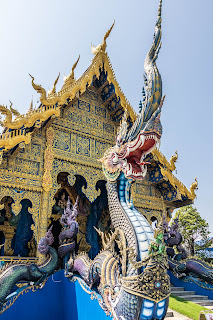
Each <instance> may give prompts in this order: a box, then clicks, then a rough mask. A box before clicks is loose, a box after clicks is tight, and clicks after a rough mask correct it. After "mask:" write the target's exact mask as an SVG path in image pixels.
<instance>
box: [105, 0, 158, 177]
mask: <svg viewBox="0 0 213 320" xmlns="http://www.w3.org/2000/svg"><path fill="white" fill-rule="evenodd" d="M161 9H162V0H160V4H159V11H158V19H157V22H156V25H155V33H154V38H153V43H152V46H151V48H150V50H149V52H148V54H147V56H146V59H145V62H144V71H145V72H144V88H143V90H142V95H143V102H140V112H139V114H138V116H137V118H136V120H135V122H134V124H133V125H132V127H131V128H130V129H129V128H128V123H127V113H126V112H125V113H124V116H123V119H122V121H121V125H120V128H119V130H118V134H117V137H116V145H115V146H114V147H112V148H110V149H108V150H107V151H106V152H105V154H104V156H103V158H102V159H100V161H101V162H102V165H103V171H104V173H105V176H106V178H107V179H108V180H109V181H115V180H116V179H117V178H118V176H119V174H120V172H121V171H123V172H124V174H125V177H126V178H131V179H134V180H135V179H143V178H144V177H145V175H146V171H147V167H146V164H147V163H146V161H144V159H145V157H146V156H147V155H148V154H149V153H150V152H151V151H152V150H153V148H155V146H156V144H157V143H158V142H159V140H160V138H161V134H162V126H161V122H160V114H161V108H162V105H163V101H164V97H163V98H162V81H161V75H160V73H159V71H158V68H157V65H156V59H157V57H158V53H159V51H160V48H161Z"/></svg>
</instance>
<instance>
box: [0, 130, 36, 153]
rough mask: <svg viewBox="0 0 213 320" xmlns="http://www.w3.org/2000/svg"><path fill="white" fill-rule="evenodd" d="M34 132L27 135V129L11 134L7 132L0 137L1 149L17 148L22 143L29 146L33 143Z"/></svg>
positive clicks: (11, 132)
mask: <svg viewBox="0 0 213 320" xmlns="http://www.w3.org/2000/svg"><path fill="white" fill-rule="evenodd" d="M31 135H32V132H28V133H26V130H25V129H18V130H14V131H10V132H6V133H3V134H1V135H0V148H4V150H9V149H12V148H13V147H15V146H16V145H17V144H19V143H20V142H24V143H25V144H29V143H30V141H31Z"/></svg>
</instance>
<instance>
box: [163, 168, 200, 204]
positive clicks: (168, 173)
mask: <svg viewBox="0 0 213 320" xmlns="http://www.w3.org/2000/svg"><path fill="white" fill-rule="evenodd" d="M160 170H161V173H162V175H163V176H164V177H166V178H167V179H168V180H169V182H170V183H171V185H172V186H173V187H174V188H175V189H179V191H180V192H181V194H182V195H184V196H187V197H188V198H189V199H190V200H194V199H195V197H196V194H195V192H194V190H196V189H197V184H196V182H195V185H193V184H192V188H191V189H190V191H191V192H190V191H189V190H188V189H187V188H186V187H185V186H184V184H183V183H182V182H180V180H178V179H177V178H176V177H175V176H174V175H173V174H172V173H171V171H169V170H167V169H165V168H162V167H161V166H160Z"/></svg>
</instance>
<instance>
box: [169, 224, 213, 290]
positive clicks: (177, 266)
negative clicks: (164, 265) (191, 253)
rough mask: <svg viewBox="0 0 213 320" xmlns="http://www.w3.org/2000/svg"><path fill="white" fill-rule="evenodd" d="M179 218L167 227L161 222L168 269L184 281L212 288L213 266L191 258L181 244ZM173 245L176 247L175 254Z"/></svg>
mask: <svg viewBox="0 0 213 320" xmlns="http://www.w3.org/2000/svg"><path fill="white" fill-rule="evenodd" d="M178 222H179V218H176V219H174V222H173V224H172V225H171V227H169V225H168V223H167V222H166V221H165V219H164V222H163V226H164V241H165V244H166V246H167V249H166V252H167V255H168V264H169V270H171V271H172V272H173V274H174V275H175V276H176V277H177V278H181V280H183V281H184V280H185V281H189V280H190V281H193V282H196V283H197V284H198V285H199V286H200V287H203V288H208V289H210V290H213V268H212V266H210V265H208V264H207V263H205V262H203V261H202V260H200V259H199V258H196V257H195V258H191V257H188V256H187V253H186V251H185V249H184V247H183V246H182V240H183V238H182V235H181V233H180V231H179V223H178ZM173 247H176V251H178V253H177V254H175V250H174V249H173Z"/></svg>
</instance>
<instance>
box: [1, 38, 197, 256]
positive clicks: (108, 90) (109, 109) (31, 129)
mask: <svg viewBox="0 0 213 320" xmlns="http://www.w3.org/2000/svg"><path fill="white" fill-rule="evenodd" d="M93 53H94V58H93V60H92V63H91V64H90V65H89V66H88V69H87V70H86V71H85V72H84V74H83V75H82V76H81V77H80V78H79V79H75V77H74V69H75V68H76V67H77V63H78V60H79V59H78V60H77V61H76V62H75V63H74V65H73V67H72V71H71V73H70V74H69V75H68V76H67V78H66V79H65V81H64V84H63V86H62V88H60V89H59V91H58V92H56V85H57V80H58V78H57V79H56V81H55V83H54V86H53V89H52V90H51V91H50V92H49V93H46V91H45V89H44V88H42V87H41V86H40V85H37V84H36V83H35V82H34V77H32V85H33V88H34V89H35V90H36V91H37V92H38V93H40V95H41V96H40V101H41V105H40V107H39V108H38V109H35V110H34V109H32V107H30V108H29V110H28V111H27V110H26V114H24V115H20V114H19V113H18V111H16V110H15V109H13V107H12V105H11V106H10V107H9V108H7V107H5V106H1V107H0V111H1V112H2V113H3V114H4V115H6V117H5V120H4V121H3V125H4V131H3V133H2V135H1V138H0V147H1V151H0V152H1V166H0V201H1V216H0V219H1V220H0V221H1V222H0V223H1V225H0V230H1V233H0V234H1V238H0V239H1V243H2V244H3V243H4V246H3V247H2V249H1V256H2V257H1V258H2V259H3V261H4V260H5V261H11V260H14V259H15V257H21V259H23V260H26V259H30V260H31V261H32V260H33V261H37V259H38V257H39V254H38V251H37V244H38V241H39V239H40V238H42V237H43V236H44V235H45V234H46V232H47V228H48V226H49V224H50V223H51V221H54V222H55V221H59V220H60V217H61V213H63V209H64V208H65V207H66V203H67V199H68V196H69V198H70V200H71V202H72V204H74V203H75V201H76V197H77V195H78V194H79V196H80V201H81V202H82V206H85V208H86V209H85V214H83V215H79V216H78V218H77V219H78V223H79V227H80V234H79V236H78V237H79V240H78V242H79V245H80V250H82V251H86V252H89V251H90V248H91V243H89V240H87V239H86V238H87V237H86V234H87V220H88V218H89V217H90V214H93V212H92V211H91V210H92V209H91V208H92V205H93V203H94V201H95V200H97V199H98V198H99V197H100V196H101V194H102V192H103V194H104V192H105V191H104V190H105V184H104V181H103V180H106V178H105V176H104V174H103V171H102V164H101V162H100V161H99V160H100V159H101V158H102V157H103V154H104V152H105V151H106V150H107V149H108V148H110V147H112V146H113V145H114V141H115V136H116V132H117V131H118V128H119V124H120V122H121V119H122V117H123V115H124V112H125V111H126V112H127V114H128V118H127V123H128V126H131V125H132V123H134V121H135V120H136V113H135V111H134V109H133V108H132V106H131V105H130V103H129V102H128V100H127V99H126V97H125V95H124V93H123V92H122V90H121V88H120V86H119V84H118V82H117V80H116V76H115V74H114V71H113V67H112V65H111V63H110V59H109V57H108V54H107V52H106V48H105V47H104V46H103V44H102V45H100V47H99V48H98V49H96V50H93ZM38 81H39V79H38ZM176 160H177V153H176V154H175V155H173V156H172V157H171V159H170V161H168V160H167V159H166V158H165V156H164V155H163V154H162V153H161V152H160V151H159V149H157V148H155V149H154V150H153V151H152V152H151V153H150V154H149V155H148V156H147V158H146V161H147V162H149V165H148V166H147V174H146V177H145V179H143V180H142V181H141V180H138V181H136V183H135V184H134V185H133V186H132V196H133V202H134V205H135V206H136V208H137V209H138V210H139V211H140V212H141V213H142V214H143V215H144V216H145V217H146V218H147V220H148V221H149V223H150V224H152V222H154V221H156V220H157V221H160V219H161V218H162V216H163V214H165V215H166V216H167V218H168V219H170V217H171V212H172V211H173V210H174V209H175V208H178V207H180V206H183V205H186V204H190V203H192V201H193V199H194V198H195V193H194V190H195V188H196V183H193V184H192V186H191V188H190V189H187V188H186V187H185V186H184V185H183V183H181V182H180V181H179V180H178V179H177V178H176V176H175V175H174V174H173V171H174V170H175V168H176V167H175V162H176ZM99 190H100V191H101V194H100V191H99ZM99 194H100V195H99ZM103 196H104V195H103ZM107 210H108V209H107V206H106V208H104V209H103V212H102V213H101V214H100V215H99V218H98V220H97V221H96V226H98V225H99V224H100V223H101V224H103V225H107V224H110V221H109V215H108V214H107Z"/></svg>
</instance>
